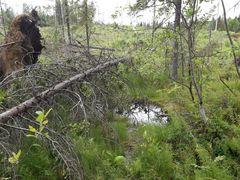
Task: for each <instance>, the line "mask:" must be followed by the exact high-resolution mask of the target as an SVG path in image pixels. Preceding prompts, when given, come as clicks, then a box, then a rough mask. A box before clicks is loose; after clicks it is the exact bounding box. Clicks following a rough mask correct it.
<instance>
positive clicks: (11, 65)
mask: <svg viewBox="0 0 240 180" xmlns="http://www.w3.org/2000/svg"><path fill="white" fill-rule="evenodd" d="M38 21H39V17H38V14H37V11H35V10H33V11H32V12H31V14H30V15H27V14H23V15H19V16H17V17H15V18H14V20H13V21H12V23H11V25H10V30H9V32H8V34H7V36H6V37H5V40H4V43H5V44H7V43H11V42H15V43H14V44H13V45H9V46H7V47H5V48H3V49H2V50H1V52H0V75H7V74H10V73H12V72H13V71H16V70H18V69H23V68H24V67H26V66H27V65H31V64H35V63H36V62H37V61H38V56H39V55H40V54H41V51H42V48H43V46H42V44H41V40H42V37H41V34H40V31H39V28H38V27H37V23H38Z"/></svg>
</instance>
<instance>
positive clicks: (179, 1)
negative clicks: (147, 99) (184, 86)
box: [171, 0, 182, 80]
mask: <svg viewBox="0 0 240 180" xmlns="http://www.w3.org/2000/svg"><path fill="white" fill-rule="evenodd" d="M174 6H175V20H174V30H175V33H176V38H175V41H174V44H173V56H172V74H171V76H172V78H173V79H174V80H177V79H178V55H179V42H178V41H179V40H178V38H177V37H178V35H177V32H178V31H179V29H180V23H181V10H182V0H175V1H174Z"/></svg>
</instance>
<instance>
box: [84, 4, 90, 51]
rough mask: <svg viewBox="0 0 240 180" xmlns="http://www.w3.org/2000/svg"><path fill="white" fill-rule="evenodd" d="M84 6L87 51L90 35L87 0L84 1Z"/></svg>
mask: <svg viewBox="0 0 240 180" xmlns="http://www.w3.org/2000/svg"><path fill="white" fill-rule="evenodd" d="M84 3H85V4H84V8H85V15H86V21H85V30H86V38H87V51H88V52H89V46H90V36H89V24H88V21H89V18H88V1H87V0H85V1H84Z"/></svg>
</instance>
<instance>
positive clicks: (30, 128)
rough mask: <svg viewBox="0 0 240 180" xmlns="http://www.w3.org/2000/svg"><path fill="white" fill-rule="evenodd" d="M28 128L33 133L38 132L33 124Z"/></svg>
mask: <svg viewBox="0 0 240 180" xmlns="http://www.w3.org/2000/svg"><path fill="white" fill-rule="evenodd" d="M28 129H29V131H30V132H32V133H36V132H37V130H36V128H34V127H32V126H31V125H29V126H28Z"/></svg>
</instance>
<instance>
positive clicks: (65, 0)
mask: <svg viewBox="0 0 240 180" xmlns="http://www.w3.org/2000/svg"><path fill="white" fill-rule="evenodd" d="M64 8H65V22H66V25H67V37H68V43H69V44H72V38H71V29H70V16H69V5H68V0H64Z"/></svg>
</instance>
